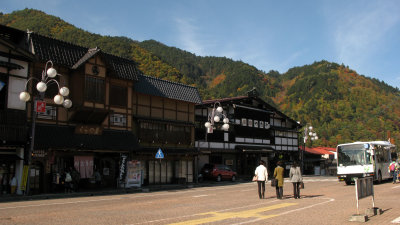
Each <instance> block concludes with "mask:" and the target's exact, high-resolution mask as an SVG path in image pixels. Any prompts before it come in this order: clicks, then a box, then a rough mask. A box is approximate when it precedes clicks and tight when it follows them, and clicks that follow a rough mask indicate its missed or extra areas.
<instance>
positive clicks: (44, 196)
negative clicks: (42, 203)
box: [0, 181, 243, 203]
mask: <svg viewBox="0 0 400 225" xmlns="http://www.w3.org/2000/svg"><path fill="white" fill-rule="evenodd" d="M239 182H243V181H237V182H236V183H239ZM230 184H234V183H228V182H219V183H216V182H213V181H211V182H209V181H204V182H201V183H197V184H196V183H190V184H161V185H160V184H155V185H147V186H142V187H134V188H126V189H124V188H120V189H116V188H107V189H92V190H83V191H79V192H72V193H45V194H36V195H28V196H27V195H11V194H5V195H0V203H1V202H13V201H30V200H43V199H58V198H74V197H88V196H101V195H114V194H129V193H141V192H154V191H164V190H180V189H187V188H194V187H205V186H218V185H230Z"/></svg>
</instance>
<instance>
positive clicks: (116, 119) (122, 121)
mask: <svg viewBox="0 0 400 225" xmlns="http://www.w3.org/2000/svg"><path fill="white" fill-rule="evenodd" d="M110 124H111V125H114V126H121V127H125V126H126V115H124V114H117V113H114V114H111V115H110Z"/></svg>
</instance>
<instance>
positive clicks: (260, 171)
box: [254, 160, 268, 199]
mask: <svg viewBox="0 0 400 225" xmlns="http://www.w3.org/2000/svg"><path fill="white" fill-rule="evenodd" d="M254 175H256V176H257V185H258V196H259V197H260V199H262V198H264V197H265V183H266V182H267V181H268V170H267V168H266V167H265V162H264V161H263V160H260V163H259V166H257V168H256V171H255V172H254Z"/></svg>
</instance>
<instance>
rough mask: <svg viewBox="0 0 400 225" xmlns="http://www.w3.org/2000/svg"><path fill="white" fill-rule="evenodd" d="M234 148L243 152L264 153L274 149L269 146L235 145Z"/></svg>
mask: <svg viewBox="0 0 400 225" xmlns="http://www.w3.org/2000/svg"><path fill="white" fill-rule="evenodd" d="M235 148H236V149H239V150H241V151H242V152H244V153H265V152H273V151H274V149H273V148H272V147H270V146H252V145H236V147H235Z"/></svg>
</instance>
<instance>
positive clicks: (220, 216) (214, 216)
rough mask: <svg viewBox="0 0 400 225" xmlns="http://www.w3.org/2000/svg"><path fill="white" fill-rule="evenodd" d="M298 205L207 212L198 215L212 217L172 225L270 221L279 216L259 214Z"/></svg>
mask: <svg viewBox="0 0 400 225" xmlns="http://www.w3.org/2000/svg"><path fill="white" fill-rule="evenodd" d="M293 205H297V203H282V204H277V205H272V206H268V207H263V208H256V209H250V210H245V211H238V212H206V213H201V214H197V215H204V216H206V215H209V216H210V217H207V218H201V219H194V220H187V221H184V222H179V223H172V224H173V225H181V224H182V225H183V224H185V225H195V224H203V223H212V222H216V221H221V220H225V219H230V218H250V217H256V218H260V219H268V218H271V217H275V216H278V215H260V214H259V213H262V212H265V211H269V210H274V209H280V208H284V207H289V206H293Z"/></svg>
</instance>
